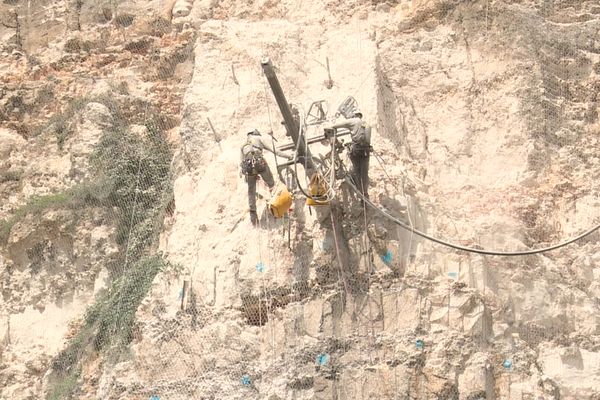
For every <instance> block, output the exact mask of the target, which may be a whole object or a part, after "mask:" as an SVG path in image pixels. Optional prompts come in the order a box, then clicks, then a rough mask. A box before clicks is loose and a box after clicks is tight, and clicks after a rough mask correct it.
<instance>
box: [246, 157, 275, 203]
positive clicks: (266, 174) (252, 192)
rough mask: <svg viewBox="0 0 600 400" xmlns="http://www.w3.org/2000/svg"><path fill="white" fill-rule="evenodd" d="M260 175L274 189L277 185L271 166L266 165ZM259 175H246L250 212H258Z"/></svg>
mask: <svg viewBox="0 0 600 400" xmlns="http://www.w3.org/2000/svg"><path fill="white" fill-rule="evenodd" d="M260 177H261V178H262V180H263V181H265V183H266V184H267V186H268V187H269V189H272V188H273V186H275V181H274V180H273V174H272V173H271V170H270V169H269V166H268V165H266V168H265V170H264V171H263V172H261V173H260ZM257 178H258V176H257V175H248V176H246V181H247V182H248V208H249V209H250V213H251V214H252V213H254V214H256V180H257Z"/></svg>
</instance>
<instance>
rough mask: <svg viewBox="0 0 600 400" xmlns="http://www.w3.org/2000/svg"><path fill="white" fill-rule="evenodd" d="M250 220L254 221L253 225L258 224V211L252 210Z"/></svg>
mask: <svg viewBox="0 0 600 400" xmlns="http://www.w3.org/2000/svg"><path fill="white" fill-rule="evenodd" d="M250 222H252V226H257V225H258V215H257V214H256V211H250Z"/></svg>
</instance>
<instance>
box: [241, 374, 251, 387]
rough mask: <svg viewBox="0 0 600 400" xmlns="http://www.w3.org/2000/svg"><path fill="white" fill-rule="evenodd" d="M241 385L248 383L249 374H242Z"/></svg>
mask: <svg viewBox="0 0 600 400" xmlns="http://www.w3.org/2000/svg"><path fill="white" fill-rule="evenodd" d="M242 385H244V386H248V385H250V376H249V375H244V376H242Z"/></svg>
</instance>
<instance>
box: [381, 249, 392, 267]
mask: <svg viewBox="0 0 600 400" xmlns="http://www.w3.org/2000/svg"><path fill="white" fill-rule="evenodd" d="M393 258H394V255H393V254H392V252H391V251H389V250H387V251H386V252H385V254H384V255H382V256H381V261H383V262H384V263H385V265H390V264H391V263H392V259H393Z"/></svg>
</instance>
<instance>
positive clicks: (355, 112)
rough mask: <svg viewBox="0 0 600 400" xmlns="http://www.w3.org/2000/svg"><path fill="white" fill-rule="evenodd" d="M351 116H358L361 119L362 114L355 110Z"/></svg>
mask: <svg viewBox="0 0 600 400" xmlns="http://www.w3.org/2000/svg"><path fill="white" fill-rule="evenodd" d="M352 116H353V117H356V116H360V118H362V116H363V115H362V112H361V111H360V110H359V109H358V108H355V109H354V112H353V113H352Z"/></svg>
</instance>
